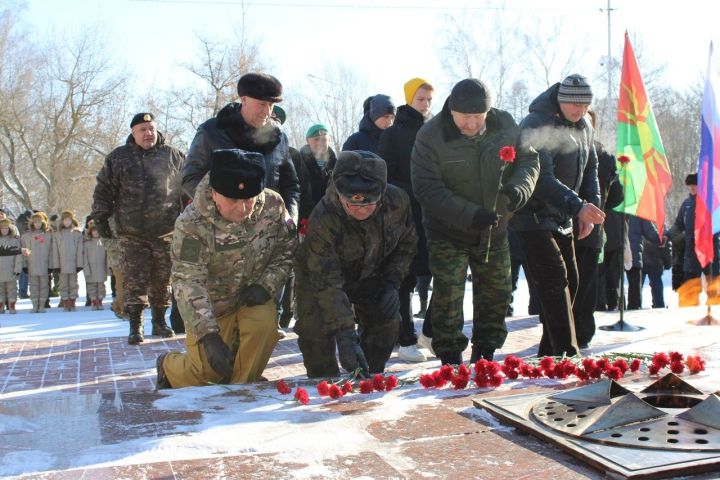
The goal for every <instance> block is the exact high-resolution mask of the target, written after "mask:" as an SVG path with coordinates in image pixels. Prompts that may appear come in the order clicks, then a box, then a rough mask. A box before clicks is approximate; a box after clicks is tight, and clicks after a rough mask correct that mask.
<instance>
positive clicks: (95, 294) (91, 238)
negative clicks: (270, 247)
mask: <svg viewBox="0 0 720 480" xmlns="http://www.w3.org/2000/svg"><path fill="white" fill-rule="evenodd" d="M83 249H84V250H85V266H84V270H83V271H84V273H85V283H86V285H87V296H88V298H89V299H90V303H91V305H92V309H93V310H102V309H103V306H102V302H103V298H105V280H107V277H108V273H109V272H108V261H107V252H106V251H105V247H104V246H103V241H102V240H101V239H100V233H99V232H98V230H97V227H96V226H95V223H94V222H92V221H90V224H89V225H88V235H87V239H86V240H85V244H84V247H83Z"/></svg>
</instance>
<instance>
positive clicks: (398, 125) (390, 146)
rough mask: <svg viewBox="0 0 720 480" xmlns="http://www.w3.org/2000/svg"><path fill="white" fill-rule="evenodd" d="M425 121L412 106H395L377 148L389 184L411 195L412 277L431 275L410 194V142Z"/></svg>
mask: <svg viewBox="0 0 720 480" xmlns="http://www.w3.org/2000/svg"><path fill="white" fill-rule="evenodd" d="M424 124H425V117H423V115H422V114H421V113H420V112H418V111H417V110H415V109H414V108H412V107H411V106H409V105H402V106H400V107H398V109H397V115H396V116H395V123H394V124H393V125H392V126H391V127H389V128H387V129H386V130H383V132H382V135H380V144H379V146H378V151H377V154H378V155H379V156H380V157H381V158H382V159H383V160H385V163H387V175H388V183H390V184H392V185H395V186H398V187H400V188H402V189H403V190H405V192H406V193H407V194H408V197H410V206H411V207H412V212H413V219H414V220H415V230H416V232H417V236H418V249H417V255H415V258H414V259H413V262H412V264H411V265H410V273H411V274H412V275H415V276H417V275H430V262H429V259H428V250H427V239H426V237H425V229H424V228H423V225H422V208H421V207H420V203H418V201H417V199H416V198H415V194H414V193H413V190H412V176H411V172H410V164H411V161H410V156H411V154H412V149H413V145H415V137H417V133H418V131H419V130H420V128H421V127H422V126H423V125H424Z"/></svg>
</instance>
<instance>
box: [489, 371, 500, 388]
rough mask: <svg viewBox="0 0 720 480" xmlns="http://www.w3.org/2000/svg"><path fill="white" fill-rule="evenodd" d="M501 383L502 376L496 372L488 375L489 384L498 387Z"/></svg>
mask: <svg viewBox="0 0 720 480" xmlns="http://www.w3.org/2000/svg"><path fill="white" fill-rule="evenodd" d="M502 383H503V376H502V375H500V374H498V373H496V374H495V375H493V376H492V377H490V385H492V386H493V387H494V388H497V387H499V386H500V385H502Z"/></svg>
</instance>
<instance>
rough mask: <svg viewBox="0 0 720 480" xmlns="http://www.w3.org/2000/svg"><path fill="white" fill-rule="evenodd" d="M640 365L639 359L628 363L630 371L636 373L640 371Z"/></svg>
mask: <svg viewBox="0 0 720 480" xmlns="http://www.w3.org/2000/svg"><path fill="white" fill-rule="evenodd" d="M641 365H642V362H641V361H640V359H639V358H635V359H633V361H632V362H630V371H631V372H637V371H638V370H640V366H641Z"/></svg>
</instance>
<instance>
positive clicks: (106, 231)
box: [95, 220, 113, 238]
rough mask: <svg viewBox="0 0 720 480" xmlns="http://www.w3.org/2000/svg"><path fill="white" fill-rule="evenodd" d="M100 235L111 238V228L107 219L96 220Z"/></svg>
mask: <svg viewBox="0 0 720 480" xmlns="http://www.w3.org/2000/svg"><path fill="white" fill-rule="evenodd" d="M95 227H96V228H97V231H98V233H99V234H100V237H102V238H113V233H112V230H111V229H110V223H108V221H107V220H102V221H98V222H97V223H96V224H95Z"/></svg>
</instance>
